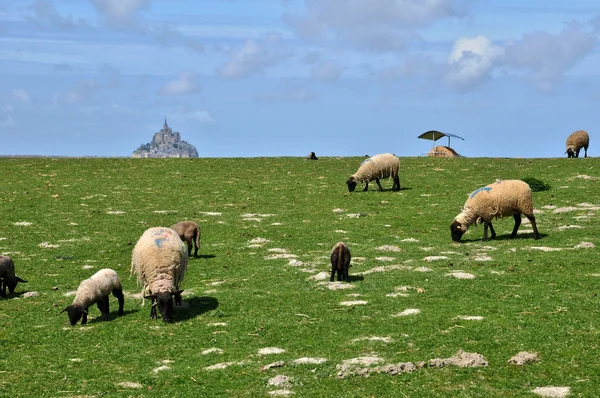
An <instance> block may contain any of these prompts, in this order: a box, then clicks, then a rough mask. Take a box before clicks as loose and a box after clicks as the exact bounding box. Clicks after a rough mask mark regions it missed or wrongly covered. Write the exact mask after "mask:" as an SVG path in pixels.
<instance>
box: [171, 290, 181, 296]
mask: <svg viewBox="0 0 600 398" xmlns="http://www.w3.org/2000/svg"><path fill="white" fill-rule="evenodd" d="M181 293H183V290H175V291H174V292H171V296H175V295H176V294H181Z"/></svg>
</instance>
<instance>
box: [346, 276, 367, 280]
mask: <svg viewBox="0 0 600 398" xmlns="http://www.w3.org/2000/svg"><path fill="white" fill-rule="evenodd" d="M348 279H350V282H356V281H364V280H365V277H364V276H362V275H348Z"/></svg>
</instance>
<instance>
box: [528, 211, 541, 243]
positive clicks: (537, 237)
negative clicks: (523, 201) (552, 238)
mask: <svg viewBox="0 0 600 398" xmlns="http://www.w3.org/2000/svg"><path fill="white" fill-rule="evenodd" d="M525 217H527V219H528V220H529V222H531V226H532V227H533V239H539V238H540V234H539V232H538V229H537V224H536V222H535V216H533V215H531V216H528V215H527V214H525Z"/></svg>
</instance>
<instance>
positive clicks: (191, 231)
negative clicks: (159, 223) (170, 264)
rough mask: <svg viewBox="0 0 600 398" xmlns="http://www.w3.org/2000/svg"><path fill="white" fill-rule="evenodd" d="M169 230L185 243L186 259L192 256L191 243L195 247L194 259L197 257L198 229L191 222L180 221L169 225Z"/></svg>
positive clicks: (198, 246)
mask: <svg viewBox="0 0 600 398" xmlns="http://www.w3.org/2000/svg"><path fill="white" fill-rule="evenodd" d="M171 229H172V230H173V231H175V232H177V233H178V234H179V238H181V240H182V241H184V242H186V243H187V247H188V257H190V256H191V255H192V243H194V244H195V245H196V247H195V251H194V257H198V250H199V249H200V227H199V226H198V224H196V223H195V222H193V221H189V220H188V221H180V222H178V223H177V224H173V225H171Z"/></svg>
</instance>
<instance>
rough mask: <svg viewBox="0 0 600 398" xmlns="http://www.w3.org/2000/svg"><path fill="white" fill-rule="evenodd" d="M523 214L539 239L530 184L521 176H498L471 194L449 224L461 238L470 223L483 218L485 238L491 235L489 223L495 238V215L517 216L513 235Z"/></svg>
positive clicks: (454, 235) (458, 237)
mask: <svg viewBox="0 0 600 398" xmlns="http://www.w3.org/2000/svg"><path fill="white" fill-rule="evenodd" d="M521 214H524V215H525V217H527V218H528V219H529V221H530V222H531V226H532V227H533V239H539V237H540V235H539V233H538V229H537V225H536V223H535V216H534V215H533V202H532V195H531V188H530V187H529V185H528V184H527V183H526V182H523V181H521V180H504V181H500V180H498V181H496V182H495V183H493V184H490V185H487V186H485V187H483V188H479V189H477V190H475V191H473V192H472V193H471V194H469V198H468V199H467V201H466V202H465V205H464V207H463V211H462V212H461V213H460V214H459V215H457V216H456V218H455V219H454V222H453V223H452V224H451V225H450V231H451V234H452V240H454V241H455V242H459V241H460V238H461V237H462V236H463V234H464V233H465V232H467V230H468V229H469V226H471V225H473V224H476V223H481V222H483V240H484V241H486V240H487V239H488V234H487V231H488V227H489V228H490V230H491V231H492V239H493V238H495V237H496V232H495V231H494V227H493V226H492V219H494V218H500V217H505V216H513V217H514V219H515V227H514V228H513V231H512V234H511V235H510V237H511V238H514V237H515V236H517V230H518V229H519V226H520V225H521Z"/></svg>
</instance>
